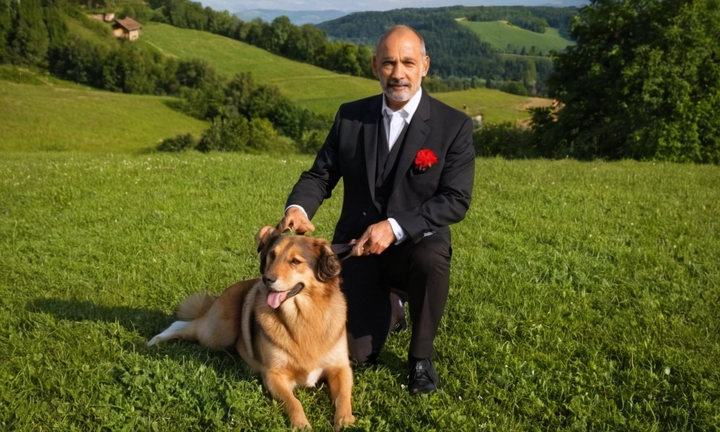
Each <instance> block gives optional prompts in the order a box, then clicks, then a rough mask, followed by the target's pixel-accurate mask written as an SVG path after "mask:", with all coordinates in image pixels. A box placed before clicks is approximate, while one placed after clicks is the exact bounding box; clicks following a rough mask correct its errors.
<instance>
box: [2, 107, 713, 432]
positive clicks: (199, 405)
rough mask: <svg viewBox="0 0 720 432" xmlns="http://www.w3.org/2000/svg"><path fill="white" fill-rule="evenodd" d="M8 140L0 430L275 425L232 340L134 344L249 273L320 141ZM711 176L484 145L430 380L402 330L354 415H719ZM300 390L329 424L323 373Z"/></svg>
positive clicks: (400, 425)
mask: <svg viewBox="0 0 720 432" xmlns="http://www.w3.org/2000/svg"><path fill="white" fill-rule="evenodd" d="M3 100H5V98H4V97H3ZM2 156H3V157H2V158H1V159H0V256H1V257H2V261H1V262H2V264H1V265H0V429H5V430H18V431H36V430H96V429H110V430H115V429H117V430H285V429H287V428H288V422H287V418H286V416H285V414H284V411H283V409H282V407H281V406H280V405H279V404H278V403H276V402H273V401H272V400H271V399H270V398H269V397H268V396H267V395H266V393H264V392H263V390H262V386H261V383H260V381H259V380H258V379H257V378H256V377H254V376H252V375H251V374H250V373H249V372H248V369H247V368H246V367H245V366H244V365H243V364H242V362H241V361H240V360H239V359H238V357H237V356H236V355H232V354H230V353H224V352H220V353H212V352H208V351H207V350H205V349H203V348H201V347H198V346H196V345H193V344H190V343H182V342H179V343H169V344H164V345H161V346H159V347H157V348H156V349H147V348H146V347H145V342H146V341H147V340H148V339H149V338H150V337H151V336H152V335H154V334H155V333H157V332H158V331H160V330H162V329H163V328H164V327H165V326H167V325H168V324H169V323H170V322H172V320H173V317H172V313H173V308H174V307H175V305H177V303H178V302H179V301H180V300H181V299H182V298H183V297H184V296H186V295H187V294H189V293H192V292H195V291H199V290H210V291H213V292H219V291H220V290H222V289H223V288H224V287H225V286H227V285H229V284H230V283H232V282H234V281H235V280H238V279H241V278H249V277H254V276H256V275H257V267H258V266H257V263H256V255H255V252H254V250H253V245H252V236H253V234H254V232H255V231H256V230H257V229H258V228H259V227H260V226H262V225H265V224H273V223H275V222H277V220H278V217H279V215H280V213H281V212H282V208H283V203H284V199H285V197H286V195H287V193H288V192H289V189H290V188H291V186H292V184H293V183H294V181H295V179H296V178H297V176H298V175H299V173H300V172H301V171H302V170H303V169H305V168H306V167H307V166H308V165H309V164H310V162H311V158H309V157H296V158H293V159H290V160H281V159H279V158H271V157H268V156H247V155H237V154H218V153H211V154H208V155H203V154H199V153H196V152H189V153H184V154H178V155H171V154H144V155H137V154H131V153H129V154H102V153H93V152H64V153H53V152H29V153H24V152H4V153H3V155H2ZM719 191H720V171H718V167H716V166H697V165H674V164H653V163H638V162H618V163H602V162H597V163H580V162H575V161H570V160H565V161H554V162H553V161H543V160H536V161H504V160H500V159H481V160H478V161H477V177H476V185H475V195H474V201H473V205H472V208H471V209H470V212H469V214H468V216H467V218H466V220H465V221H463V222H462V223H460V224H458V225H456V226H455V227H454V228H453V235H454V251H455V254H454V259H453V273H452V282H451V295H450V299H449V302H448V307H447V312H446V315H445V317H444V319H443V322H442V326H441V330H440V334H439V337H438V339H437V344H436V346H437V350H436V355H435V361H436V365H437V367H438V369H439V372H440V375H441V377H442V387H441V389H440V391H439V392H437V393H436V394H434V395H431V396H428V397H420V398H415V399H413V398H411V397H410V396H409V395H407V392H406V390H405V389H404V388H403V385H404V384H405V364H404V362H403V359H404V358H405V352H406V349H407V344H408V341H409V337H408V334H407V333H402V334H398V335H393V336H392V337H391V338H390V340H389V342H388V345H387V347H386V350H385V351H384V352H383V354H382V356H381V359H380V360H381V364H380V365H379V366H376V367H364V368H360V369H359V370H357V371H356V374H355V389H354V392H353V402H354V409H353V411H354V413H355V415H356V417H357V419H358V424H357V426H356V427H354V428H350V430H366V431H398V430H424V431H425V430H427V431H432V430H436V431H447V430H459V431H476V430H497V431H510V430H512V431H516V430H567V431H575V430H637V431H662V430H696V431H712V430H718V425H720V402H719V401H720V387H719V383H720V366H718V361H717V359H718V358H720V317H719V315H718V313H717V305H718V304H720V226H718V225H719V224H720V223H719V222H718V219H717V215H718V214H720V192H719ZM338 211H339V200H338V199H337V198H335V199H331V200H329V201H328V203H327V204H326V205H325V206H324V207H323V208H322V209H321V211H320V212H319V213H318V215H317V216H316V219H315V222H316V226H317V232H316V234H315V235H317V236H321V237H329V236H330V235H331V233H332V228H333V224H334V220H335V218H336V216H337V212H338ZM299 397H300V399H301V401H302V402H303V404H304V406H305V407H306V409H307V411H308V417H309V419H310V421H311V423H312V424H313V426H314V428H315V430H318V431H327V430H331V427H332V426H331V419H332V411H331V408H330V401H329V394H328V391H327V388H326V387H322V388H320V389H319V390H318V389H303V390H300V391H299Z"/></svg>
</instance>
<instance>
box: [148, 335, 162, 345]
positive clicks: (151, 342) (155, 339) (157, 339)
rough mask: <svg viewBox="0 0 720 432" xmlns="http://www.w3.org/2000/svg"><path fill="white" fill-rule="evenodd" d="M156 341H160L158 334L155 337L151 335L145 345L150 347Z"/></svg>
mask: <svg viewBox="0 0 720 432" xmlns="http://www.w3.org/2000/svg"><path fill="white" fill-rule="evenodd" d="M158 342H160V338H159V337H158V336H155V337H153V338H152V339H150V340H149V341H147V346H148V347H151V346H153V345H155V344H156V343H158Z"/></svg>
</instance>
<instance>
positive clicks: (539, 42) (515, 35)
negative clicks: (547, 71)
mask: <svg viewBox="0 0 720 432" xmlns="http://www.w3.org/2000/svg"><path fill="white" fill-rule="evenodd" d="M458 22H459V23H460V24H462V25H464V26H466V27H468V28H469V29H471V30H472V31H474V32H475V33H477V34H478V35H480V39H482V40H483V41H485V42H487V43H489V44H490V45H492V46H493V48H495V49H496V50H498V51H508V49H509V47H510V49H511V50H515V49H517V50H518V52H519V51H520V50H521V49H522V48H523V47H524V48H525V50H526V51H527V53H528V54H529V53H530V49H531V48H533V47H534V48H535V51H536V52H542V53H544V54H545V55H547V54H548V53H549V52H550V51H551V50H553V51H557V52H560V51H562V50H564V49H565V48H567V47H568V45H572V44H574V42H572V41H569V40H567V39H565V38H563V37H562V36H560V33H559V32H558V30H557V29H555V28H548V29H547V31H546V32H545V33H544V34H540V33H535V32H532V31H530V30H525V29H523V28H520V27H516V26H513V25H512V24H508V23H507V22H504V21H487V22H475V21H465V20H460V21H458ZM511 52H512V51H511Z"/></svg>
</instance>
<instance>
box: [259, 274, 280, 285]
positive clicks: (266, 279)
mask: <svg viewBox="0 0 720 432" xmlns="http://www.w3.org/2000/svg"><path fill="white" fill-rule="evenodd" d="M276 280H277V278H276V277H275V276H274V275H268V274H265V275H263V277H262V281H263V283H264V284H265V285H270V284H272V283H275V281H276Z"/></svg>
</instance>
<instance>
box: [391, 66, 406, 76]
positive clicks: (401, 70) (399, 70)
mask: <svg viewBox="0 0 720 432" xmlns="http://www.w3.org/2000/svg"><path fill="white" fill-rule="evenodd" d="M390 78H393V79H397V80H399V79H402V78H405V67H404V66H403V65H402V64H401V63H398V64H396V65H395V67H394V68H393V70H392V74H391V75H390Z"/></svg>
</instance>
